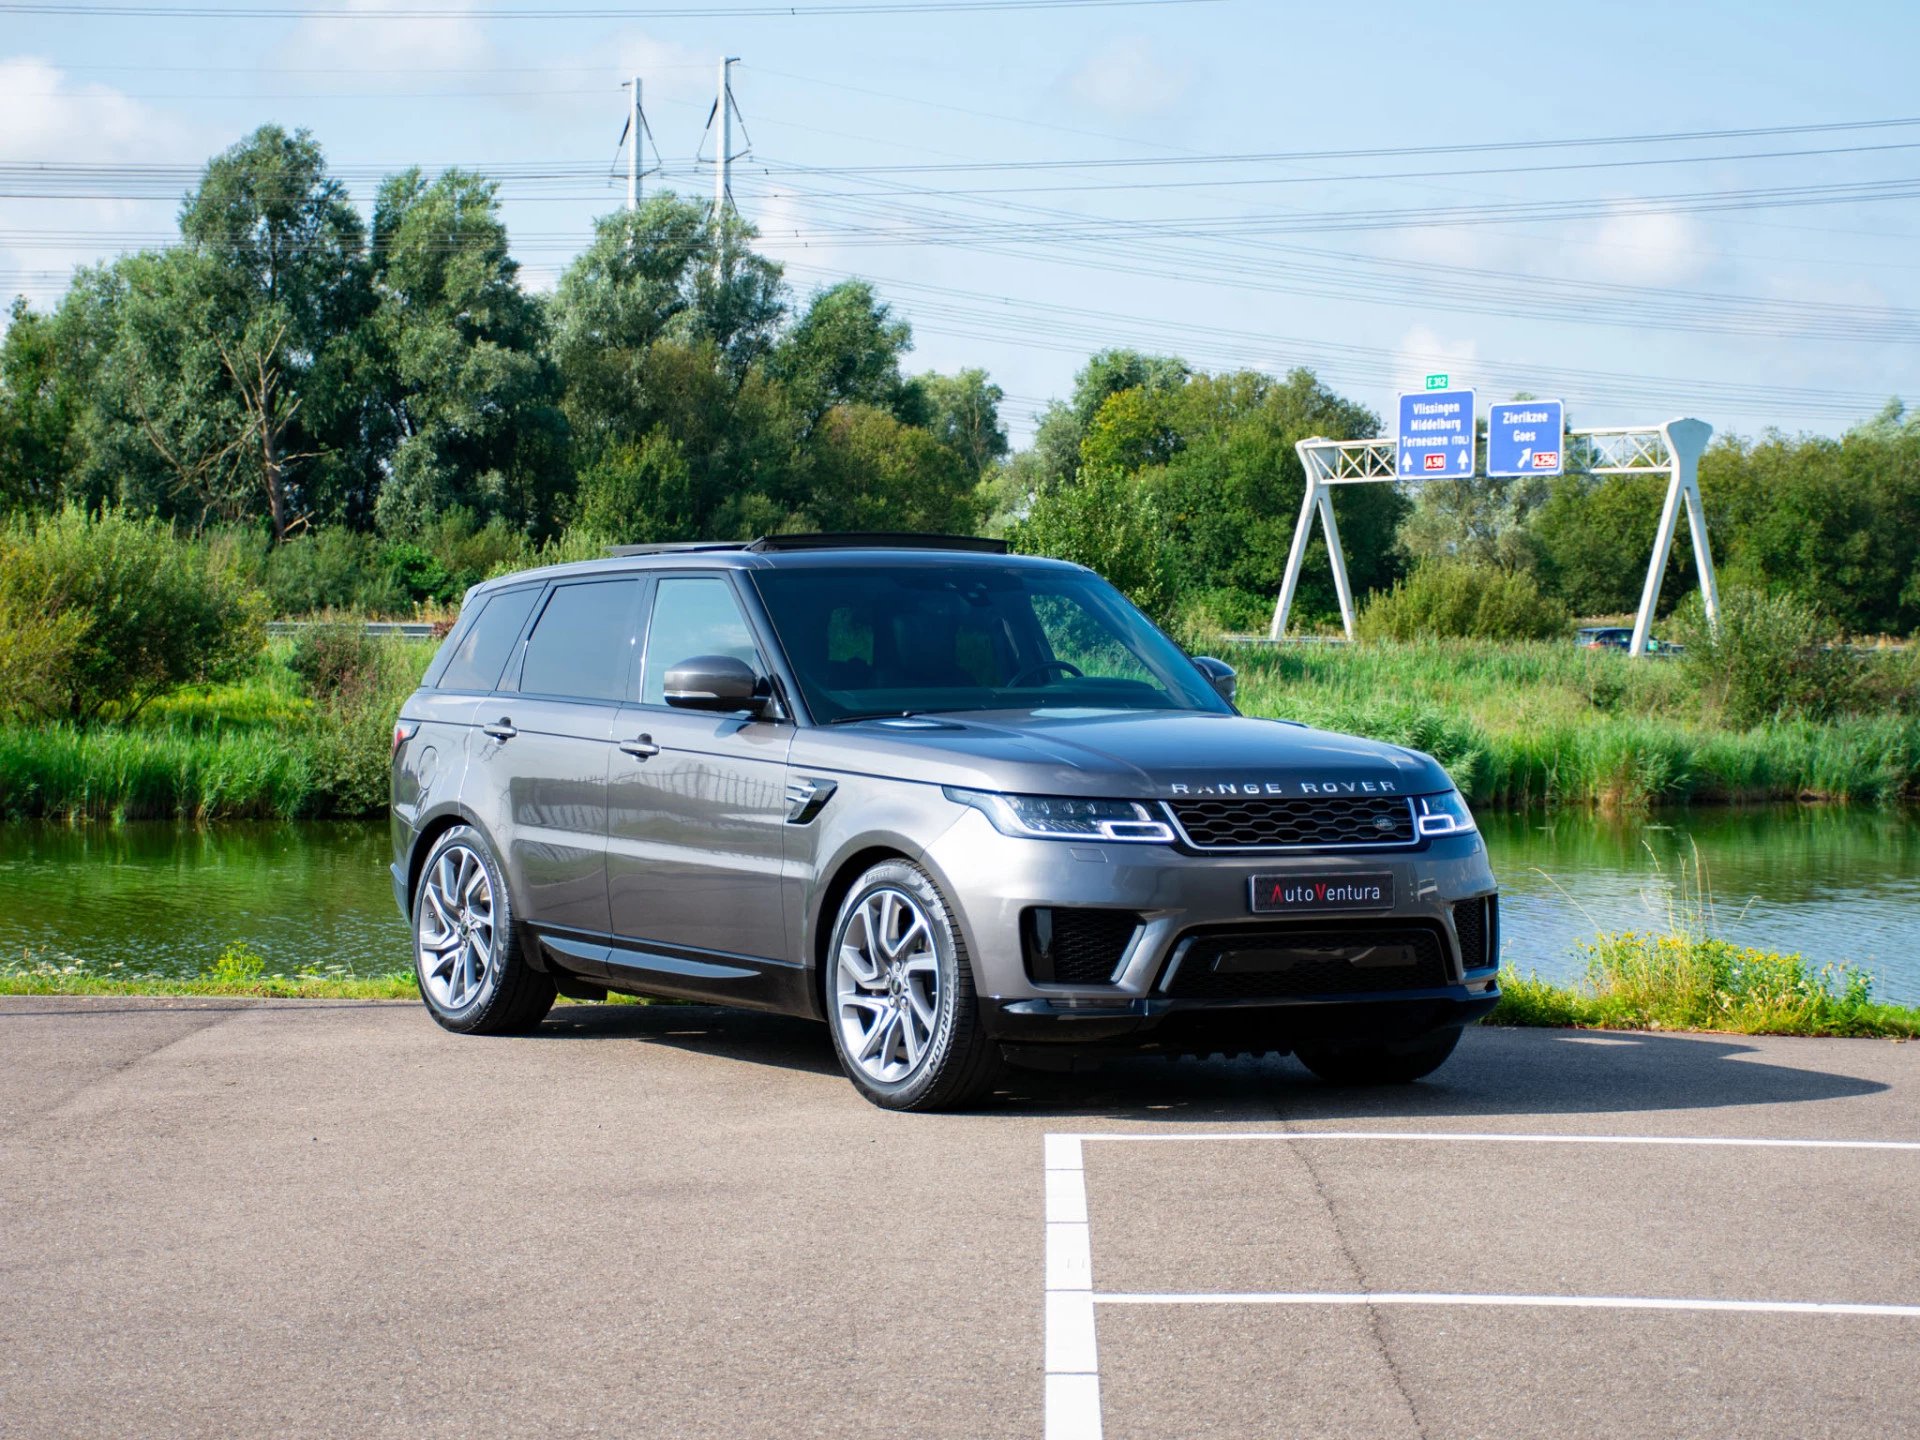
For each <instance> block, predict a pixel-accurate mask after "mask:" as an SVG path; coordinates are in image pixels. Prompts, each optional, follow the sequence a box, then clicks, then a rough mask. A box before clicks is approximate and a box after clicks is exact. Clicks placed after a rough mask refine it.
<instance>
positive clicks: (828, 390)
mask: <svg viewBox="0 0 1920 1440" xmlns="http://www.w3.org/2000/svg"><path fill="white" fill-rule="evenodd" d="M912 348H913V327H912V326H910V325H908V324H907V323H906V321H904V320H896V319H894V317H893V310H892V307H891V306H889V305H886V304H885V303H883V302H882V301H880V300H878V299H876V298H875V296H874V293H873V287H872V286H871V285H869V284H868V283H867V282H866V281H864V280H845V281H842V282H841V283H840V284H838V285H834V286H830V287H829V288H827V289H824V290H818V291H816V292H814V296H813V298H812V300H810V301H809V302H808V303H807V308H806V311H805V312H804V313H803V314H802V315H801V316H800V318H799V319H798V320H797V321H795V322H794V324H793V325H792V326H791V327H790V328H789V329H788V330H787V332H786V333H785V334H784V335H782V336H781V337H780V339H779V340H778V341H777V342H776V343H775V345H774V347H773V349H772V351H771V353H770V354H769V355H768V357H767V371H768V373H769V374H770V375H771V376H772V377H773V378H774V379H776V380H778V381H779V382H781V383H782V384H783V385H785V386H786V387H787V390H788V392H789V393H790V394H791V395H792V397H793V403H794V405H795V407H796V408H797V409H798V410H799V411H800V414H801V416H802V417H803V418H802V423H803V426H805V427H806V428H811V427H812V426H813V425H815V424H817V423H819V421H820V419H821V418H822V417H823V416H825V415H826V414H827V412H828V411H830V410H832V409H833V408H834V407H835V406H836V405H869V406H873V407H875V408H878V409H881V410H885V411H888V412H889V413H891V414H893V415H894V416H896V417H897V418H899V419H902V420H906V421H908V422H909V423H912V422H914V421H918V420H920V419H921V418H923V417H922V415H921V413H920V411H921V409H922V395H921V392H920V391H919V390H917V389H915V388H914V387H912V386H910V385H909V384H908V383H907V382H906V381H905V380H904V379H903V378H902V377H901V374H900V357H901V356H902V355H904V354H905V353H906V352H907V351H909V350H911V349H912Z"/></svg>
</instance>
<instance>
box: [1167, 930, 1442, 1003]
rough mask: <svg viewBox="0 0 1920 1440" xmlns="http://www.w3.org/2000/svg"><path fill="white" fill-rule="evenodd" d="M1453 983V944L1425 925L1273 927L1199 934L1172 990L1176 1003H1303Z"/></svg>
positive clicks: (1187, 952) (1178, 971) (1188, 949)
mask: <svg viewBox="0 0 1920 1440" xmlns="http://www.w3.org/2000/svg"><path fill="white" fill-rule="evenodd" d="M1447 983H1448V971H1447V953H1446V946H1445V944H1444V942H1443V941H1442V940H1441V938H1440V933H1439V931H1437V930H1433V929H1429V928H1427V927H1425V926H1398V927H1393V928H1388V927H1384V926H1368V927H1356V928H1346V927H1340V928H1329V927H1325V926H1322V927H1320V928H1316V929H1294V928H1293V927H1291V926H1267V927H1263V928H1261V929H1257V930H1240V931H1235V932H1233V933H1231V934H1223V935H1202V936H1198V937H1196V938H1195V939H1194V940H1193V942H1192V944H1191V945H1189V946H1188V947H1187V950H1186V953H1185V954H1184V955H1183V956H1182V957H1181V960H1180V968H1179V969H1178V970H1176V971H1175V972H1174V976H1173V979H1172V981H1171V982H1170V983H1169V984H1168V985H1167V986H1166V993H1167V994H1168V995H1170V996H1172V997H1173V998H1174V999H1177V1000H1296V999H1306V998H1309V997H1313V996H1320V995H1371V994H1378V993H1381V992H1391V991H1395V990H1429V989H1435V988H1437V987H1439V986H1443V985H1445V984H1447Z"/></svg>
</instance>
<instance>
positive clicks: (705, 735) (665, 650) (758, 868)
mask: <svg viewBox="0 0 1920 1440" xmlns="http://www.w3.org/2000/svg"><path fill="white" fill-rule="evenodd" d="M697 655H732V656H735V657H737V658H739V659H741V660H744V661H745V662H746V663H747V664H749V665H751V666H752V667H753V668H754V670H755V671H756V672H757V673H759V674H762V675H764V674H767V673H768V669H767V663H766V660H765V658H764V657H763V656H762V655H761V653H760V648H759V646H758V644H757V643H756V642H755V640H754V637H753V631H752V629H751V627H750V626H749V625H748V623H747V619H746V615H745V613H744V611H743V610H742V609H741V607H740V602H739V600H738V599H737V598H736V596H735V594H734V590H733V585H732V582H731V581H730V580H729V579H728V578H727V577H726V576H724V575H698V574H695V575H663V576H661V577H660V578H659V579H658V580H657V581H656V582H655V584H654V596H653V604H652V614H651V618H650V620H649V622H648V625H647V632H646V642H645V648H644V654H643V657H642V665H641V685H640V699H639V702H638V703H637V704H632V705H627V706H624V707H622V709H621V710H620V713H619V715H618V717H617V718H616V720H615V722H614V742H615V743H614V748H613V750H612V751H611V761H612V770H611V774H610V780H609V784H608V788H607V801H608V820H607V824H608V836H607V893H608V902H609V904H610V906H611V909H612V920H613V931H614V936H615V939H616V941H618V942H621V944H624V945H625V946H626V947H628V949H629V950H630V951H631V952H632V953H631V954H630V955H629V957H628V959H629V960H630V962H631V963H632V964H634V965H635V966H637V967H640V968H644V969H645V970H646V971H647V972H648V975H649V978H650V982H651V983H650V988H657V989H663V990H669V991H672V990H680V991H684V992H685V993H689V994H695V993H698V994H709V995H713V996H715V997H716V998H723V997H725V998H734V999H736V1000H738V1001H739V1002H740V1003H756V1002H757V1001H762V1000H764V999H766V998H767V997H766V996H764V995H762V994H760V993H759V992H760V991H761V989H762V987H761V986H760V985H758V984H756V983H754V978H753V977H760V978H763V979H764V978H765V977H766V972H767V970H768V968H769V966H772V967H780V968H785V967H786V966H788V965H789V964H791V963H794V962H797V959H798V957H794V956H789V955H788V953H787V950H788V941H787V927H786V920H785V913H784V910H783V902H782V890H781V864H782V860H783V849H784V844H785V835H784V828H785V825H786V813H787V806H786V769H787V749H788V747H789V746H790V745H791V744H792V741H793V726H792V724H791V723H790V722H787V721H777V722H776V721H766V720H756V719H753V718H752V717H750V716H747V715H715V714H711V713H707V712H703V711H697V710H675V709H671V708H669V707H668V706H667V704H666V703H665V699H664V691H665V680H666V672H667V671H668V669H670V668H671V667H672V666H673V665H675V664H678V663H679V662H680V661H682V660H690V659H692V658H693V657H695V656H697ZM612 958H613V962H614V963H616V964H618V963H620V962H621V945H620V944H617V945H616V947H615V950H614V954H613V957H612ZM741 961H746V962H748V963H746V964H744V965H743V964H740V963H737V962H741ZM753 962H761V963H753ZM674 976H679V977H682V978H683V979H684V980H685V981H686V982H687V983H685V984H675V983H673V980H672V977H674ZM735 982H737V983H735ZM782 983H784V982H783V981H776V982H775V984H774V988H779V985H780V984H782Z"/></svg>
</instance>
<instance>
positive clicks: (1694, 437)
mask: <svg viewBox="0 0 1920 1440" xmlns="http://www.w3.org/2000/svg"><path fill="white" fill-rule="evenodd" d="M1712 435H1713V427H1712V426H1711V425H1709V424H1707V423H1706V422H1705V421H1704V420H1669V421H1668V422H1667V423H1666V424H1664V425H1662V426H1661V427H1660V437H1661V439H1662V440H1664V441H1665V442H1666V452H1667V462H1668V463H1667V498H1666V502H1665V504H1663V505H1662V506H1661V507H1660V530H1659V533H1658V534H1656V535H1655V536H1654V540H1653V558H1652V559H1651V561H1650V562H1649V563H1648V565H1647V583H1646V584H1645V585H1644V586H1643V587H1641V590H1640V611H1639V613H1638V614H1637V615H1635V616H1634V620H1633V641H1632V643H1631V644H1630V645H1629V646H1628V647H1627V653H1628V654H1629V655H1644V654H1646V653H1647V633H1648V631H1649V630H1651V629H1652V628H1653V612H1654V608H1655V607H1656V606H1657V605H1659V603H1660V584H1661V582H1662V581H1663V580H1664V579H1665V578H1666V573H1667V559H1668V557H1669V556H1670V555H1672V553H1673V536H1674V531H1675V530H1676V529H1677V528H1678V526H1679V523H1680V511H1681V509H1682V508H1683V507H1684V508H1685V510H1686V512H1687V529H1688V530H1689V531H1690V532H1691V534H1692V538H1693V554H1694V560H1695V563H1696V564H1697V565H1698V567H1699V570H1700V592H1701V598H1702V600H1703V601H1704V602H1705V605H1706V609H1707V623H1708V624H1709V625H1718V624H1719V621H1720V594H1719V590H1718V587H1717V586H1716V585H1715V583H1714V577H1713V552H1712V550H1711V549H1710V547H1709V546H1708V543H1707V516H1706V511H1705V508H1704V507H1703V506H1702V505H1701V503H1700V456H1701V455H1702V454H1703V453H1704V452H1705V450H1706V448H1707V441H1708V440H1709V439H1710V438H1711V437H1712Z"/></svg>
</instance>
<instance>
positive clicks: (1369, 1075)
mask: <svg viewBox="0 0 1920 1440" xmlns="http://www.w3.org/2000/svg"><path fill="white" fill-rule="evenodd" d="M1459 1043H1460V1032H1459V1030H1457V1029H1454V1030H1438V1031H1435V1032H1434V1033H1433V1034H1431V1035H1422V1036H1421V1037H1420V1038H1419V1039H1418V1040H1408V1041H1403V1042H1401V1043H1398V1044H1392V1045H1339V1046H1334V1045H1324V1046H1323V1045H1300V1046H1296V1047H1295V1049H1294V1052H1293V1053H1294V1054H1295V1055H1297V1056H1299V1057H1300V1063H1301V1064H1302V1065H1304V1066H1306V1067H1307V1069H1309V1070H1311V1071H1312V1072H1313V1073H1314V1074H1316V1075H1318V1076H1319V1077H1320V1078H1321V1079H1322V1080H1325V1081H1326V1082H1327V1083H1328V1084H1329V1085H1406V1084H1410V1083H1411V1082H1413V1081H1415V1080H1419V1079H1422V1078H1424V1077H1425V1076H1428V1075H1431V1074H1432V1073H1433V1072H1434V1071H1436V1070H1438V1069H1439V1068H1440V1067H1441V1066H1442V1065H1444V1064H1446V1061H1447V1057H1448V1056H1449V1055H1451V1054H1453V1047H1454V1046H1456V1045H1458V1044H1459Z"/></svg>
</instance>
